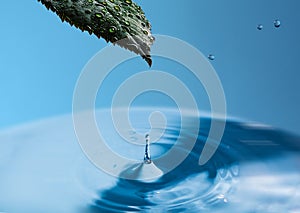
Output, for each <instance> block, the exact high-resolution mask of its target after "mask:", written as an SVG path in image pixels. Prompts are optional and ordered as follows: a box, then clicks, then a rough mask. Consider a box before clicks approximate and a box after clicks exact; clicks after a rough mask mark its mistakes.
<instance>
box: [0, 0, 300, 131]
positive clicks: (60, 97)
mask: <svg viewBox="0 0 300 213" xmlns="http://www.w3.org/2000/svg"><path fill="white" fill-rule="evenodd" d="M136 2H137V3H138V4H140V5H141V6H142V8H143V9H144V11H145V13H146V16H147V17H148V19H149V20H150V21H151V23H152V26H153V27H152V32H153V33H154V34H164V35H170V36H173V37H177V38H180V39H182V40H185V41H186V42H188V43H190V44H192V45H193V46H195V47H196V48H198V49H199V50H200V51H201V52H202V53H203V54H205V55H208V54H214V55H215V57H216V59H215V60H214V61H211V62H212V65H213V66H214V68H215V70H216V71H217V73H218V75H219V77H220V79H221V81H222V84H223V87H224V91H225V94H226V99H227V107H228V113H229V115H232V116H235V117H241V118H245V119H248V120H255V121H259V122H263V123H267V124H271V125H273V126H277V127H280V128H284V129H287V130H290V131H293V132H296V133H300V131H299V130H300V128H299V127H300V116H299V109H300V95H299V91H300V84H299V75H300V74H299V71H300V69H299V68H300V64H299V50H300V42H299V38H300V25H299V21H300V13H299V8H300V2H299V1H298V0H286V1H283V0H273V1H262V0H251V1H250V0H248V1H246V0H245V1H240V0H228V1H223V0H213V1H199V0H190V1H179V0H172V1H171V0H164V1H161V0H160V1H159V0H151V1H141V0H136ZM275 19H280V21H281V22H282V26H281V27H280V28H278V29H277V28H275V27H274V26H273V21H274V20H275ZM257 24H263V25H264V28H263V30H261V31H259V30H257V29H256V27H257ZM0 29H1V34H0V97H1V99H0V100H1V102H0V128H6V127H9V126H13V125H16V124H19V123H24V122H29V121H32V120H37V119H43V118H46V117H49V116H56V115H59V114H65V113H70V112H71V111H72V95H73V90H74V87H75V84H76V81H77V78H78V76H79V75H80V72H81V70H82V68H83V67H84V65H85V64H86V63H87V61H88V60H89V59H90V58H91V57H92V56H93V55H94V54H96V53H97V52H98V51H99V50H101V49H102V48H104V47H105V46H106V45H107V43H106V42H105V41H104V40H98V39H97V38H96V37H95V36H90V35H88V33H82V32H81V31H80V30H78V29H76V28H74V27H71V26H70V25H69V24H67V23H61V21H60V19H59V18H58V17H57V16H56V15H55V14H54V13H52V12H50V11H47V10H46V8H45V7H44V6H43V5H42V4H40V3H39V2H37V1H35V0H22V1H18V2H17V3H16V2H15V1H3V2H1V13H0ZM116 48H118V47H116ZM136 61H137V62H136V63H132V65H131V66H132V68H133V69H136V70H147V69H148V67H147V65H146V63H145V62H143V61H142V60H140V59H139V60H136ZM166 63H167V62H166ZM161 66H163V65H159V60H154V66H153V69H155V68H160V69H161ZM116 78H117V76H115V77H114V78H111V81H112V82H111V83H113V82H117V81H118V80H117V79H116ZM190 80H191V79H190ZM119 81H121V80H119ZM190 82H191V84H193V80H191V81H190ZM107 94H110V93H109V92H108V93H107ZM111 94H113V92H111ZM99 98H103V99H104V101H103V102H101V103H103V105H106V104H107V103H108V102H109V100H110V99H109V98H107V97H105V96H103V97H98V99H99ZM164 98H165V97H163V96H159V95H157V97H156V98H155V102H156V104H158V105H160V104H161V105H168V104H169V102H168V101H164ZM199 99H201V96H199ZM105 100H106V102H107V103H106V102H105ZM147 100H149V98H148V99H147ZM141 102H142V101H141ZM204 102H205V101H204ZM150 103H153V100H151V97H150ZM98 106H99V107H101V104H98ZM203 109H204V110H206V109H207V106H206V104H204V105H203Z"/></svg>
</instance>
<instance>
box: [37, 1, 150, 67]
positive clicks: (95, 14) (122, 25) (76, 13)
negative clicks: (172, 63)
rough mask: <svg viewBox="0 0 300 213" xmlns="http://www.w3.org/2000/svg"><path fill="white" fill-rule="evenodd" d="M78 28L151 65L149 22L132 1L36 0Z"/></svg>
mask: <svg viewBox="0 0 300 213" xmlns="http://www.w3.org/2000/svg"><path fill="white" fill-rule="evenodd" d="M38 1H40V2H42V3H43V4H44V5H45V6H46V7H47V9H50V10H52V11H53V12H55V13H56V14H57V15H58V16H59V17H60V18H61V20H62V21H67V22H68V23H70V25H71V26H73V25H74V26H75V27H77V28H79V29H81V30H82V31H87V32H89V33H90V34H95V35H96V36H97V37H98V38H101V37H102V38H104V39H105V40H106V41H107V42H112V43H113V44H117V45H119V46H121V47H124V48H126V49H128V50H131V51H133V52H135V53H136V54H139V55H141V56H142V57H143V58H144V59H145V60H146V61H147V63H148V64H149V66H151V64H152V60H151V55H150V47H151V45H152V43H153V42H154V37H153V36H152V35H151V25H150V22H149V21H148V20H147V19H146V17H145V14H144V12H143V10H142V9H141V7H140V6H138V5H137V4H136V3H134V2H132V0H38Z"/></svg>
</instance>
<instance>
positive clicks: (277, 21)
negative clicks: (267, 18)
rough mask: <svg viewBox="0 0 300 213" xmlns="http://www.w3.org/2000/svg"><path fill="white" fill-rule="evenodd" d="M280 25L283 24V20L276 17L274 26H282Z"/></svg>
mask: <svg viewBox="0 0 300 213" xmlns="http://www.w3.org/2000/svg"><path fill="white" fill-rule="evenodd" d="M280 26H281V22H280V21H279V20H278V19H276V20H275V21H274V27H276V28H278V27H280Z"/></svg>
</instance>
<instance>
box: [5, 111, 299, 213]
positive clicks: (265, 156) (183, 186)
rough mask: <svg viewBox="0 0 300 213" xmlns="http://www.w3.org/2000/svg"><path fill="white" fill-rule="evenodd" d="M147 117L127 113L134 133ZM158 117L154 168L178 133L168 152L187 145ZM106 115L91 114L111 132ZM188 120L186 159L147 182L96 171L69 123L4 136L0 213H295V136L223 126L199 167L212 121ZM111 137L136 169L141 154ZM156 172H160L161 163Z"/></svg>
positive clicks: (56, 121) (59, 120) (65, 119)
mask: <svg viewBox="0 0 300 213" xmlns="http://www.w3.org/2000/svg"><path fill="white" fill-rule="evenodd" d="M149 113H150V112H149V109H133V110H132V111H131V115H132V117H133V118H134V119H133V121H132V123H133V126H135V127H136V128H135V131H136V132H144V131H145V130H147V128H148V125H149V124H148V123H147V122H142V121H143V119H144V117H147V116H148V114H149ZM164 113H165V114H166V118H167V119H168V124H167V128H166V130H165V133H164V135H163V137H162V138H161V139H160V140H159V141H158V142H156V143H153V144H152V145H151V152H152V153H151V154H152V160H153V161H154V162H159V158H160V157H162V156H164V154H166V153H167V152H168V150H169V149H170V148H171V147H173V146H174V142H175V141H176V140H177V137H178V135H179V131H180V130H181V131H184V133H185V134H184V138H183V140H181V142H180V143H178V145H176V146H177V147H175V150H176V154H178V156H179V155H180V154H181V152H185V151H186V150H185V142H188V141H189V138H190V137H192V136H191V135H190V134H189V128H188V127H187V128H186V127H182V128H180V119H179V116H178V113H177V112H176V111H172V110H170V111H165V112H164ZM109 115H110V114H109V113H108V111H107V110H98V111H97V113H96V118H97V121H98V122H99V123H103V122H104V123H105V124H107V125H106V126H107V127H106V128H110V121H108V117H109ZM192 115H193V114H192V113H189V115H188V116H192ZM202 115H203V114H202ZM186 116H187V115H186ZM193 119H194V120H197V119H200V130H199V135H198V136H197V142H196V145H195V146H194V148H193V150H192V152H190V153H189V155H188V157H187V158H186V159H185V160H184V161H183V162H182V163H181V164H180V165H179V166H178V167H176V168H175V169H174V170H172V171H171V172H168V173H166V174H165V175H163V176H161V177H160V178H158V179H157V180H154V181H152V182H142V181H137V180H127V179H121V178H120V179H118V178H115V177H112V176H110V175H108V174H106V173H105V172H103V171H101V170H99V169H98V168H96V167H95V166H94V165H93V164H92V163H91V162H90V161H89V160H87V158H86V156H85V155H84V154H83V152H82V150H81V149H80V147H79V145H78V143H77V139H76V136H75V134H74V129H73V124H72V117H71V115H66V116H61V117H56V118H52V119H47V120H42V121H39V122H35V123H31V124H27V125H22V126H18V127H15V128H11V129H7V130H3V131H1V132H0V141H1V143H0V153H1V155H0V174H1V176H0V189H1V195H0V212H1V211H3V212H91V213H92V212H138V211H142V212H200V211H201V212H300V204H299V202H298V201H299V199H300V193H299V189H300V155H299V154H300V137H299V136H297V135H293V134H290V133H289V132H286V131H282V130H280V129H276V128H273V127H270V126H267V125H262V124H257V123H253V122H245V121H242V120H237V119H231V118H229V119H228V120H227V121H226V128H225V133H224V136H223V139H222V141H221V144H220V146H219V147H218V150H217V152H216V153H215V155H214V156H213V157H212V158H211V159H210V160H209V161H208V162H207V163H206V164H205V165H203V166H200V165H199V164H198V159H199V155H200V153H201V151H202V148H203V146H204V144H205V141H206V138H207V135H208V131H209V127H210V123H211V118H209V117H208V116H200V118H198V117H193V116H192V120H193ZM192 120H191V121H192ZM216 120H217V121H218V122H225V121H223V120H218V119H217V118H216ZM192 124H193V123H191V125H192ZM99 126H101V125H99ZM128 131H132V130H128ZM105 132H106V133H107V132H109V130H108V129H106V131H105ZM107 135H109V134H108V133H107ZM104 136H105V134H104ZM110 137H111V138H112V139H111V141H110V144H108V145H109V146H111V149H112V150H114V151H115V152H118V151H120V154H121V155H123V156H124V155H126V153H128V156H129V157H130V158H137V160H140V161H141V162H143V156H144V153H143V150H144V147H143V146H140V147H138V145H136V144H130V143H128V144H122V143H123V142H122V141H121V140H119V141H117V140H115V139H114V136H113V135H110ZM123 145H124V146H123ZM127 146H128V147H131V146H132V147H133V146H137V147H138V148H137V150H141V152H140V153H137V152H136V151H135V150H134V151H132V150H133V148H132V150H130V149H129V148H128V149H127V150H126V149H124V147H127ZM173 148H174V147H173ZM138 156H140V158H139V157H138ZM116 166H117V165H116ZM157 166H158V167H159V168H161V169H162V170H163V167H164V165H163V163H161V164H158V165H157ZM16 204H18V205H16Z"/></svg>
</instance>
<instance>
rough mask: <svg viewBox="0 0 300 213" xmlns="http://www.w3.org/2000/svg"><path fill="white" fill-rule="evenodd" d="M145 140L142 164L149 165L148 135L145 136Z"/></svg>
mask: <svg viewBox="0 0 300 213" xmlns="http://www.w3.org/2000/svg"><path fill="white" fill-rule="evenodd" d="M145 139H146V146H145V155H144V163H146V164H150V163H151V162H152V161H151V156H150V136H149V134H146V135H145Z"/></svg>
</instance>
